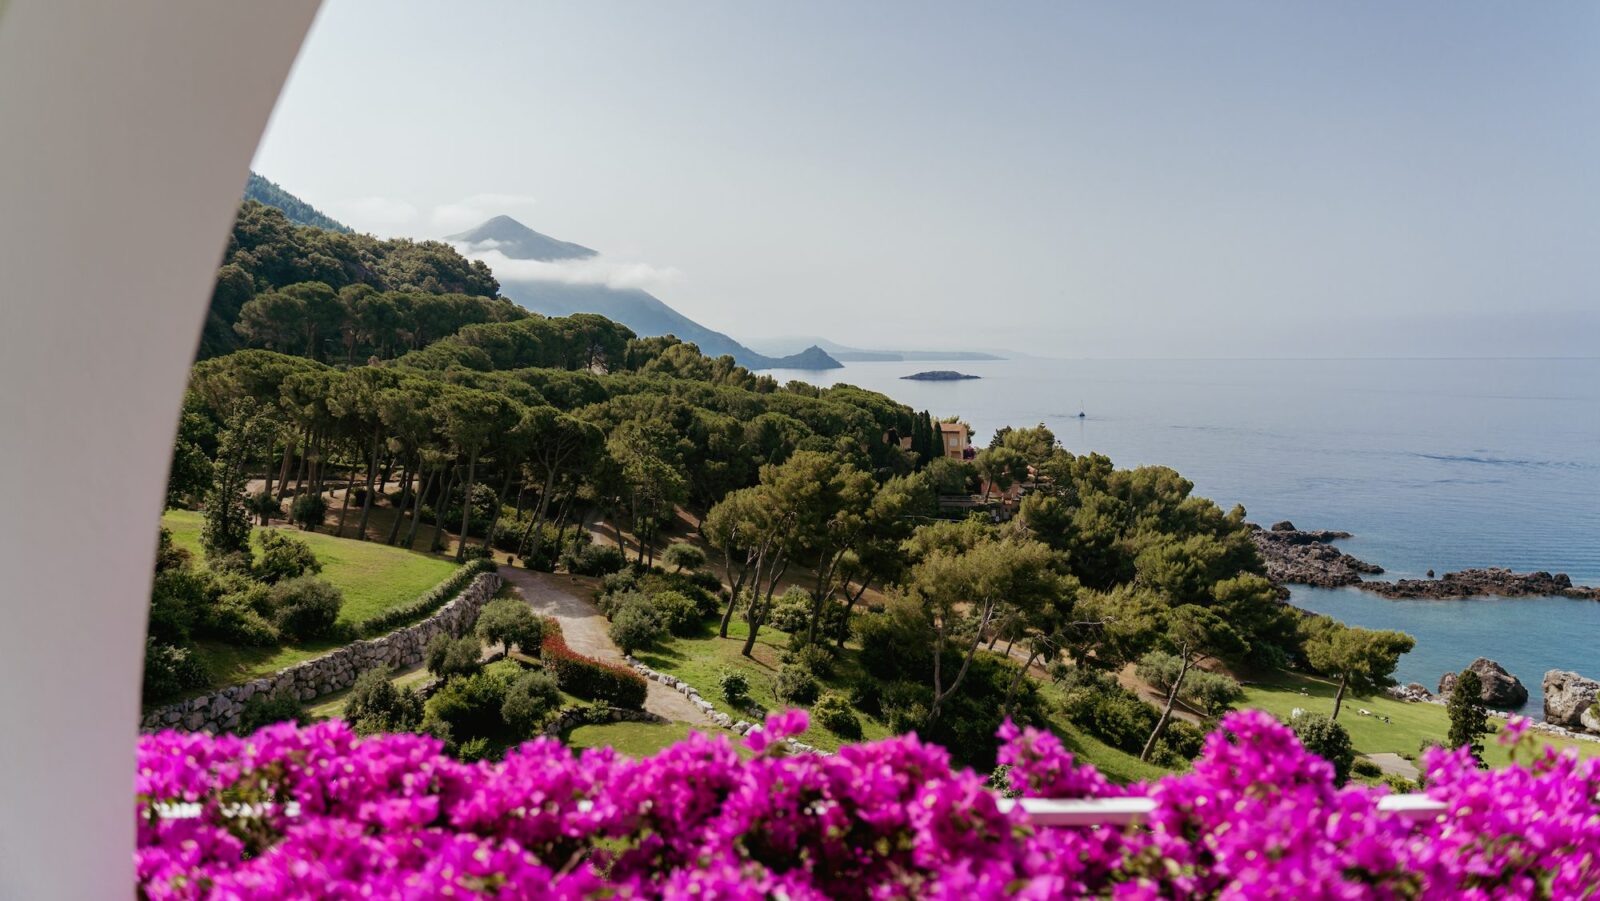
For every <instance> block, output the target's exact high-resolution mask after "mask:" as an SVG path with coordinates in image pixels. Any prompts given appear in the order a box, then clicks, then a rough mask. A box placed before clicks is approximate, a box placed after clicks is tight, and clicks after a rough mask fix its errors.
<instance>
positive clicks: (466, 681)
mask: <svg viewBox="0 0 1600 901" xmlns="http://www.w3.org/2000/svg"><path fill="white" fill-rule="evenodd" d="M510 685H511V678H510V677H509V675H508V674H506V673H504V672H502V671H499V670H496V671H493V672H491V671H489V670H487V669H485V670H482V671H480V672H476V673H473V674H471V675H466V676H461V677H459V678H454V679H450V680H449V681H447V682H445V683H444V685H441V686H440V687H439V689H438V690H437V691H435V692H434V693H433V697H431V698H429V699H428V701H427V703H426V704H425V705H424V706H423V720H424V722H428V721H437V722H442V723H445V724H447V725H448V726H449V727H450V735H451V736H452V737H453V738H454V739H455V740H456V742H457V743H458V744H460V743H462V742H466V741H469V740H471V739H474V738H480V737H484V736H492V735H497V734H499V733H500V732H501V731H502V729H501V727H502V726H504V724H505V721H504V720H503V719H502V718H501V715H500V708H501V707H503V706H504V705H505V700H506V692H507V690H508V689H509V688H510Z"/></svg>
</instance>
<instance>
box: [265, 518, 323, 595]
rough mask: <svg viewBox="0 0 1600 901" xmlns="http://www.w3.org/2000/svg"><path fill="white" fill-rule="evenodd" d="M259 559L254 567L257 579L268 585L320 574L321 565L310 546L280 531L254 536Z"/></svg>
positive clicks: (268, 531) (273, 530)
mask: <svg viewBox="0 0 1600 901" xmlns="http://www.w3.org/2000/svg"><path fill="white" fill-rule="evenodd" d="M256 543H257V544H259V545H261V559H260V560H258V561H256V564H255V570H254V571H255V577H256V579H258V580H260V581H262V582H266V583H267V584H269V585H272V584H276V583H278V582H281V581H283V580H284V579H293V578H295V577H297V576H304V575H307V574H310V573H319V572H322V563H321V562H320V561H318V560H317V555H316V554H314V553H312V551H311V545H309V544H306V543H305V542H304V541H303V540H301V539H299V538H296V537H294V536H293V535H291V534H289V533H288V532H285V531H283V530H281V529H262V530H261V531H260V532H257V533H256Z"/></svg>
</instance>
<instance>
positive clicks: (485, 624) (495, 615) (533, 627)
mask: <svg viewBox="0 0 1600 901" xmlns="http://www.w3.org/2000/svg"><path fill="white" fill-rule="evenodd" d="M478 637H479V638H481V639H483V640H484V641H486V642H488V643H490V644H499V645H501V646H503V647H504V648H505V652H506V654H507V655H508V656H509V655H510V654H511V646H512V645H516V646H517V648H518V649H520V650H521V651H522V653H524V654H531V655H534V656H537V655H538V653H539V642H541V641H543V640H544V620H541V619H540V618H539V617H538V616H537V615H536V614H535V613H534V612H533V608H531V607H529V606H528V605H527V604H526V603H525V602H523V601H520V600H518V599H516V598H496V599H494V600H492V601H490V602H489V604H488V606H486V607H484V608H483V611H482V612H480V613H479V614H478Z"/></svg>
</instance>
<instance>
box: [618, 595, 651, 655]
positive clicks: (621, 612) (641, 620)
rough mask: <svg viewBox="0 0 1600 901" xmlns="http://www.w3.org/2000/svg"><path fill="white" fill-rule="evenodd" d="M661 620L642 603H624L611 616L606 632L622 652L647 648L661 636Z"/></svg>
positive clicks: (628, 652)
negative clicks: (609, 625)
mask: <svg viewBox="0 0 1600 901" xmlns="http://www.w3.org/2000/svg"><path fill="white" fill-rule="evenodd" d="M661 633H662V628H661V621H660V620H659V619H657V618H656V613H655V611H654V610H653V609H651V608H650V607H648V606H646V605H644V604H637V603H635V604H624V605H622V606H621V607H618V608H617V609H616V611H615V612H614V613H613V614H612V616H611V627H610V628H609V629H608V630H607V634H608V635H610V636H611V640H612V641H614V642H616V643H617V647H619V648H621V649H622V652H623V653H624V654H632V653H633V652H634V651H637V650H639V649H640V648H647V647H649V646H650V645H652V644H654V643H655V641H656V639H658V638H660V637H661Z"/></svg>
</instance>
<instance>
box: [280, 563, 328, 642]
mask: <svg viewBox="0 0 1600 901" xmlns="http://www.w3.org/2000/svg"><path fill="white" fill-rule="evenodd" d="M343 604H344V593H343V592H341V591H340V590H339V589H338V588H335V587H334V586H333V585H331V584H329V583H327V582H325V581H323V580H322V579H318V578H316V577H315V576H300V577H298V578H294V579H288V580H286V581H283V582H279V583H278V584H277V585H274V586H273V588H272V608H273V610H274V611H275V612H274V617H275V619H276V625H277V627H278V631H279V632H282V633H283V634H284V635H285V636H286V637H288V638H291V639H294V640H296V641H309V640H311V639H316V638H327V637H330V636H332V635H333V634H334V632H335V630H334V625H335V624H336V623H337V622H338V621H339V608H340V607H341V606H343Z"/></svg>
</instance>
